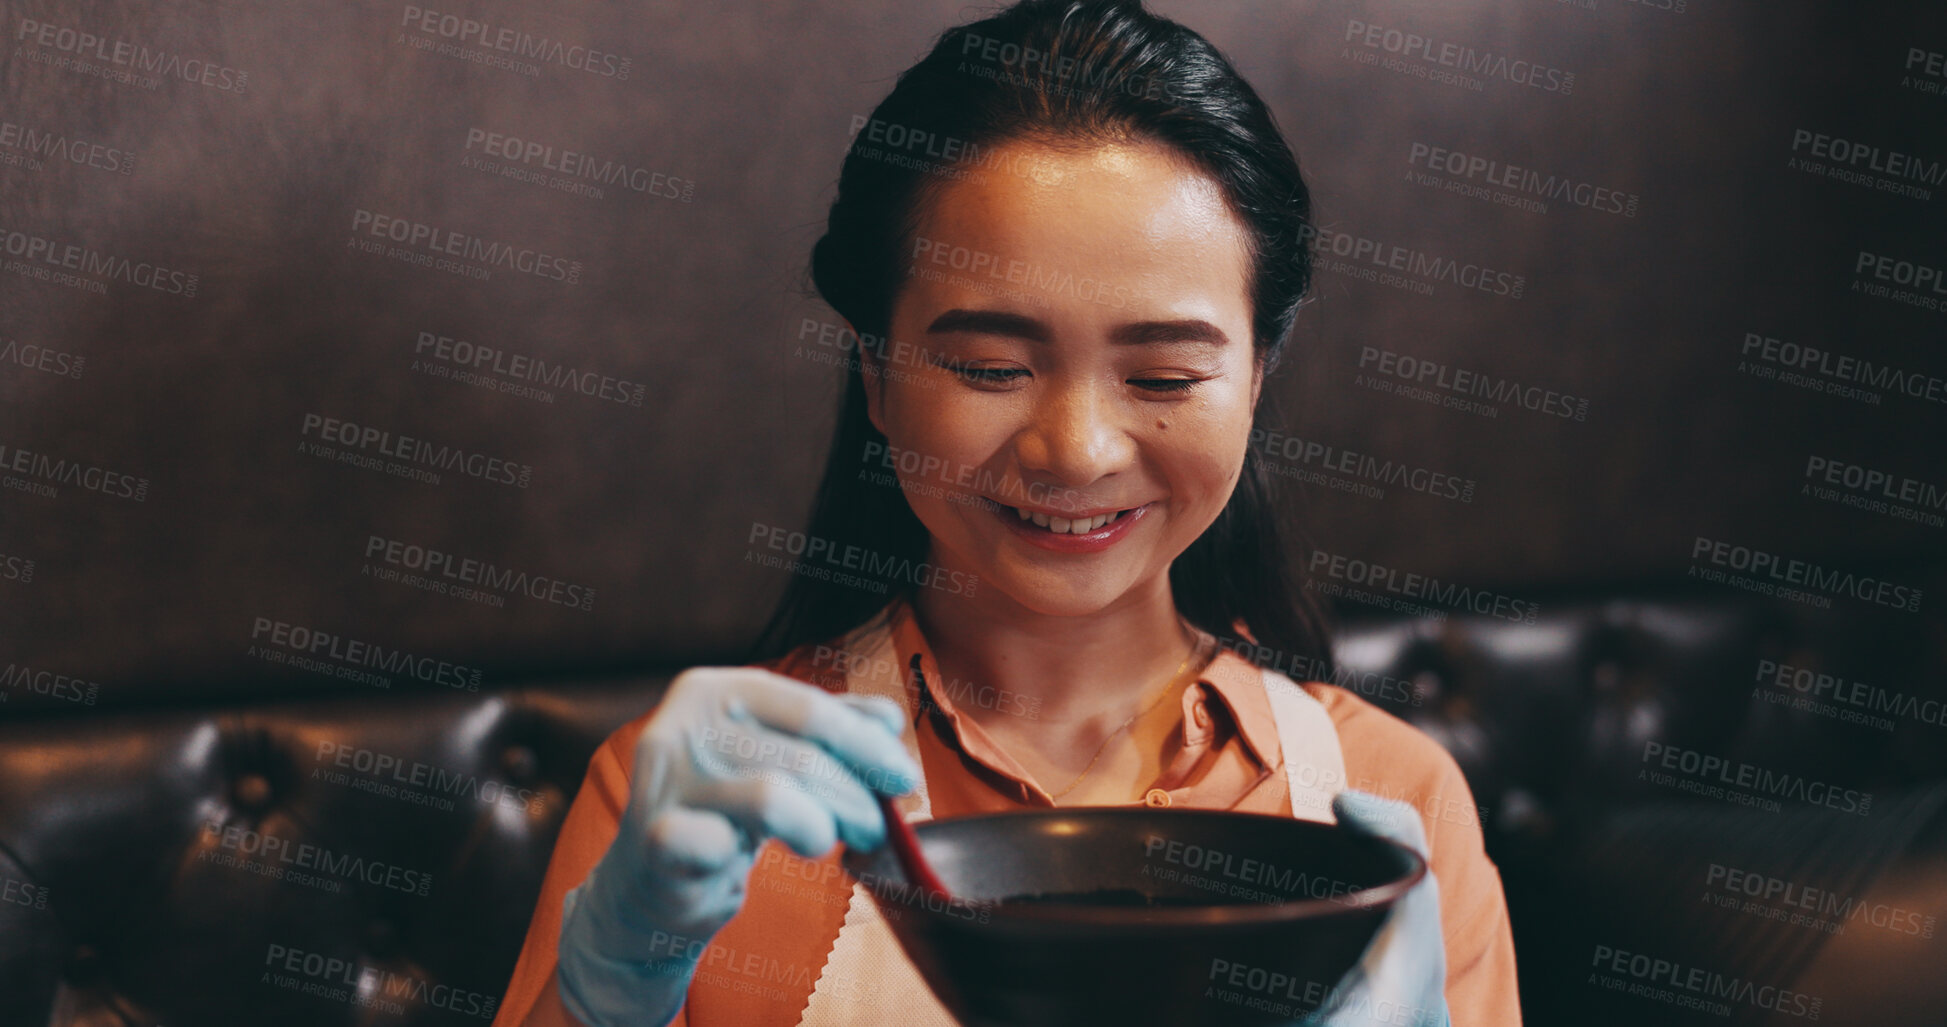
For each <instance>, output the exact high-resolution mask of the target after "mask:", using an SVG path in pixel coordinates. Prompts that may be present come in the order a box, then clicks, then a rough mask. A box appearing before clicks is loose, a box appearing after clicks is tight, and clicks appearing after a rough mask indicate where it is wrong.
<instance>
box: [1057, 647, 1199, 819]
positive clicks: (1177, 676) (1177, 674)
mask: <svg viewBox="0 0 1947 1027" xmlns="http://www.w3.org/2000/svg"><path fill="white" fill-rule="evenodd" d="M1192 630H1195V629H1194V628H1193V629H1192ZM1203 643H1204V637H1203V632H1201V631H1199V632H1197V641H1196V644H1195V645H1192V646H1191V647H1190V653H1189V655H1188V656H1185V657H1183V662H1182V663H1179V664H1177V665H1176V669H1175V670H1173V671H1171V672H1170V676H1169V680H1168V681H1166V682H1164V684H1163V694H1161V695H1159V696H1157V697H1156V701H1155V702H1153V703H1150V704H1149V705H1148V706H1146V707H1144V708H1143V709H1142V710H1141V711H1140V712H1138V713H1136V714H1134V715H1132V716H1131V717H1130V718H1129V719H1128V720H1125V721H1123V722H1122V726H1121V727H1118V728H1116V729H1115V730H1114V731H1111V732H1109V733H1108V734H1107V735H1104V736H1103V738H1102V744H1101V745H1098V746H1096V747H1095V755H1093V756H1091V757H1089V760H1088V766H1086V767H1083V768H1082V772H1081V773H1080V774H1077V775H1076V776H1075V780H1073V781H1070V782H1068V787H1066V788H1063V789H1062V790H1061V791H1059V792H1050V793H1049V794H1048V800H1049V801H1050V802H1053V801H1054V800H1056V799H1059V798H1061V797H1062V796H1064V795H1067V794H1068V793H1069V792H1072V791H1074V790H1075V786H1076V785H1079V784H1081V783H1082V779H1083V778H1085V777H1087V776H1088V775H1089V772H1090V771H1093V770H1094V769H1095V764H1096V762H1097V761H1099V760H1101V758H1102V753H1103V752H1104V751H1105V750H1107V749H1108V747H1109V743H1110V742H1112V741H1114V740H1115V737H1116V736H1117V735H1119V734H1121V733H1123V732H1124V731H1127V730H1129V726H1130V725H1132V724H1134V723H1135V722H1136V721H1138V720H1141V719H1143V718H1144V717H1147V716H1149V714H1150V713H1151V712H1152V711H1154V710H1155V709H1156V707H1158V706H1161V705H1163V700H1165V699H1168V698H1169V697H1170V693H1171V692H1174V691H1176V685H1177V683H1178V682H1179V681H1181V680H1182V678H1183V672H1184V671H1185V670H1186V669H1188V668H1189V666H1190V661H1191V660H1194V659H1196V657H1197V654H1198V653H1200V652H1203Z"/></svg>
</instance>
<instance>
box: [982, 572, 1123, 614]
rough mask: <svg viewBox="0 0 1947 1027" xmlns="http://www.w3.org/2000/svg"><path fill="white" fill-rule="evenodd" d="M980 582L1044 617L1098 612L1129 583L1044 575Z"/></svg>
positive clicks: (1015, 576) (1108, 604)
mask: <svg viewBox="0 0 1947 1027" xmlns="http://www.w3.org/2000/svg"><path fill="white" fill-rule="evenodd" d="M980 583H981V584H982V585H986V586H988V587H991V588H993V589H994V590H995V591H997V592H1002V593H1005V594H1006V595H1007V597H1008V598H1009V599H1012V600H1013V601H1014V602H1015V603H1017V604H1019V605H1020V606H1022V607H1025V608H1026V609H1029V610H1032V611H1034V612H1035V613H1038V614H1041V615H1042V616H1044V617H1086V616H1089V615H1091V614H1096V613H1100V612H1102V611H1103V610H1105V609H1107V608H1108V607H1110V606H1112V605H1114V603H1115V601H1116V600H1118V599H1120V598H1122V596H1123V594H1124V593H1126V592H1127V591H1128V590H1129V588H1130V586H1131V585H1132V584H1133V582H1115V583H1111V582H1107V581H1102V580H1099V579H1098V580H1075V579H1073V578H1068V577H1062V576H1055V575H1047V574H1035V575H1029V576H1025V577H1024V576H1018V575H1007V576H1005V577H998V576H997V577H993V578H987V577H983V578H981V579H980Z"/></svg>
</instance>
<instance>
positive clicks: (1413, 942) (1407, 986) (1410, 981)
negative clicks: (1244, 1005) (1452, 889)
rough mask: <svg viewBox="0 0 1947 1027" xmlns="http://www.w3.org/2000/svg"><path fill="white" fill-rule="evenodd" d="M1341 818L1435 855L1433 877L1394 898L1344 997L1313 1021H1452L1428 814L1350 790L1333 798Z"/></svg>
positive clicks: (1423, 1026)
mask: <svg viewBox="0 0 1947 1027" xmlns="http://www.w3.org/2000/svg"><path fill="white" fill-rule="evenodd" d="M1332 812H1333V813H1334V814H1336V815H1337V816H1338V820H1339V823H1341V824H1343V825H1345V826H1346V827H1349V828H1352V829H1353V830H1356V831H1363V832H1365V833H1366V834H1375V835H1379V836H1380V837H1382V838H1387V839H1390V840H1392V841H1395V842H1398V843H1400V844H1401V845H1404V846H1406V847H1407V848H1409V849H1412V850H1413V851H1415V852H1417V853H1419V854H1420V856H1421V858H1423V859H1427V860H1428V863H1427V871H1426V876H1425V877H1423V878H1421V879H1420V883H1419V884H1416V885H1414V886H1413V887H1412V889H1411V890H1409V891H1408V892H1407V893H1406V894H1405V895H1403V896H1401V897H1400V900H1399V901H1398V902H1396V903H1394V904H1393V908H1392V911H1391V912H1390V913H1388V914H1387V915H1386V921H1385V922H1384V923H1382V924H1380V925H1379V933H1378V934H1377V935H1375V936H1374V937H1373V939H1372V945H1371V946H1370V947H1368V948H1367V949H1366V954H1365V956H1364V957H1363V958H1362V959H1360V960H1359V963H1358V965H1357V966H1355V967H1353V969H1352V972H1351V973H1350V974H1348V975H1347V976H1346V979H1345V981H1344V982H1343V983H1342V984H1341V985H1340V987H1339V989H1338V995H1337V996H1336V998H1337V1001H1335V1002H1333V1003H1331V1004H1330V1005H1328V1006H1327V1008H1325V1009H1324V1010H1321V1011H1320V1012H1319V1013H1318V1014H1317V1015H1316V1016H1315V1017H1314V1018H1313V1019H1310V1020H1307V1021H1305V1022H1306V1023H1307V1024H1311V1025H1316V1027H1448V1025H1449V1023H1450V1022H1451V1021H1450V1020H1449V1019H1448V1016H1447V997H1446V986H1447V944H1446V938H1445V936H1444V935H1443V934H1442V932H1441V929H1440V882H1438V881H1436V880H1434V877H1433V864H1432V861H1431V857H1430V855H1429V850H1428V848H1427V844H1426V830H1425V828H1424V827H1423V826H1422V825H1421V824H1420V814H1419V811H1418V810H1415V809H1414V808H1413V807H1412V806H1410V805H1408V804H1406V803H1403V802H1394V801H1392V800H1390V799H1382V798H1380V797H1378V796H1376V795H1372V794H1370V793H1367V792H1360V791H1353V790H1351V789H1347V790H1345V791H1342V792H1340V793H1338V795H1337V796H1336V797H1334V798H1333V799H1332Z"/></svg>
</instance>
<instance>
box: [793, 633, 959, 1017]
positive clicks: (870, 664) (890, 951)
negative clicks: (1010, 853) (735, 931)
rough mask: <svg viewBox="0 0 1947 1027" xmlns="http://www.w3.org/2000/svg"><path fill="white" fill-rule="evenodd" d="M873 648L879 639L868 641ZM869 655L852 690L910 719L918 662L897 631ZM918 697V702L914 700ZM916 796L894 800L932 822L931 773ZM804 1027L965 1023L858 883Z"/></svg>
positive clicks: (913, 745)
mask: <svg viewBox="0 0 1947 1027" xmlns="http://www.w3.org/2000/svg"><path fill="white" fill-rule="evenodd" d="M862 641H863V642H865V643H870V642H871V641H872V639H870V638H868V639H865V640H862ZM862 648H864V649H865V650H866V655H865V656H863V657H862V658H859V659H854V660H853V661H852V662H851V667H852V668H853V671H852V672H851V673H850V674H849V675H847V677H846V680H845V690H846V691H847V692H850V693H856V694H860V695H883V696H885V697H887V698H889V699H891V700H893V701H894V702H896V703H898V704H899V708H900V709H903V710H905V711H906V713H907V715H908V716H909V717H910V716H911V715H912V713H913V710H914V709H915V708H916V707H917V706H918V704H919V697H920V696H922V695H924V694H925V693H924V691H921V690H920V689H921V688H922V686H921V685H920V682H919V681H918V680H917V675H918V673H919V668H918V665H917V661H918V656H917V654H915V656H914V661H915V662H914V666H911V667H900V666H899V656H898V653H897V652H896V651H895V649H894V647H893V645H892V635H891V632H884V633H882V634H880V635H879V637H878V644H876V645H872V644H865V645H863V646H862ZM909 697H910V698H909ZM899 740H900V741H901V742H902V743H904V744H905V746H906V755H908V756H911V757H912V758H913V763H914V765H916V766H920V767H922V769H923V768H924V764H921V763H920V760H919V735H918V733H917V732H916V731H913V730H910V729H908V730H906V731H902V732H900V735H899ZM920 778H921V779H920V782H919V787H918V788H916V789H915V790H914V791H913V794H911V795H906V796H901V797H900V798H898V799H895V800H893V803H894V805H895V806H897V807H898V808H899V810H900V812H901V813H904V814H905V816H906V821H907V822H908V823H918V822H920V821H922V820H930V819H932V816H933V810H932V803H931V802H929V801H928V800H927V797H926V781H925V774H924V773H923V772H922V774H921V775H920ZM798 1023H799V1024H800V1025H801V1027H843V1025H847V1024H869V1025H877V1024H888V1023H897V1024H902V1025H905V1024H910V1025H912V1027H958V1021H956V1020H954V1019H953V1016H952V1014H950V1013H948V1012H947V1011H946V1007H945V1006H942V1005H940V1000H939V999H938V998H936V997H934V995H933V989H932V988H930V987H928V986H927V984H926V981H925V979H924V978H922V977H920V975H919V970H918V968H916V967H914V966H913V961H912V960H911V959H910V958H908V957H907V956H906V950H905V949H903V948H901V947H900V946H899V939H898V938H896V937H894V936H893V933H892V928H890V927H887V926H886V922H885V919H884V918H883V917H881V916H880V915H879V904H878V903H877V902H876V901H874V900H873V898H872V893H871V892H870V891H868V890H867V889H866V887H865V886H864V885H862V884H859V883H858V882H856V881H854V882H853V883H852V900H851V902H850V904H848V905H847V906H846V907H845V923H844V924H843V925H842V926H840V927H839V929H838V940H837V941H835V942H833V943H832V950H831V954H830V955H828V956H826V957H825V966H824V968H823V969H822V970H821V971H820V972H819V974H818V983H817V984H816V985H814V986H813V987H812V989H811V1000H810V1001H809V1002H807V1003H805V1009H804V1015H803V1016H802V1017H801V1018H800V1019H799V1020H798Z"/></svg>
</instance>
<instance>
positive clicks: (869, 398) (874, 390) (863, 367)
mask: <svg viewBox="0 0 1947 1027" xmlns="http://www.w3.org/2000/svg"><path fill="white" fill-rule="evenodd" d="M845 327H846V328H847V329H849V330H850V331H851V333H852V338H854V339H857V340H859V344H858V345H857V346H856V347H854V349H853V352H855V353H857V354H858V355H859V373H860V374H861V375H863V376H864V378H865V382H864V384H865V417H866V420H868V421H871V422H872V427H874V428H876V429H878V431H879V434H881V435H884V434H885V433H886V426H885V405H886V397H885V392H886V360H885V356H884V355H883V354H881V353H880V352H879V351H878V349H877V348H876V347H873V346H867V345H866V344H865V336H863V335H861V334H859V330H858V329H857V328H856V327H854V326H853V325H852V322H850V321H847V322H845Z"/></svg>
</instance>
